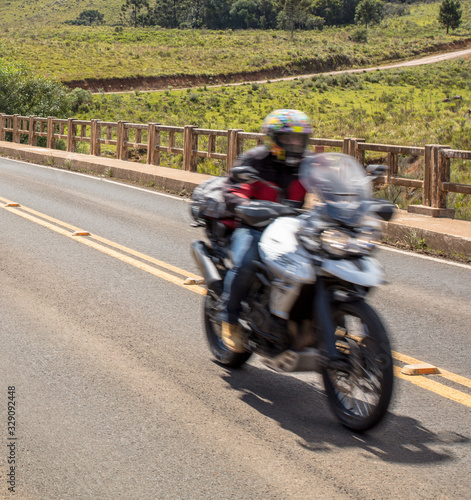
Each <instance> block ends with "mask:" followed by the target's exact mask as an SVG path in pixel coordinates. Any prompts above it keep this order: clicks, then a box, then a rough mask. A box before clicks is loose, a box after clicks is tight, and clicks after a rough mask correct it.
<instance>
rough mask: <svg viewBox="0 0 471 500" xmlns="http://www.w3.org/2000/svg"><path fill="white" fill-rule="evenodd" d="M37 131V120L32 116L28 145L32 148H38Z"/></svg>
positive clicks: (29, 122)
mask: <svg viewBox="0 0 471 500" xmlns="http://www.w3.org/2000/svg"><path fill="white" fill-rule="evenodd" d="M35 132H36V130H35V119H34V116H30V117H29V120H28V144H29V145H30V146H36V142H37V141H36V139H37V137H36V133H35Z"/></svg>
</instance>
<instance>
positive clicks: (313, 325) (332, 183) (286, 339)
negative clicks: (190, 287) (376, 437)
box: [192, 153, 394, 432]
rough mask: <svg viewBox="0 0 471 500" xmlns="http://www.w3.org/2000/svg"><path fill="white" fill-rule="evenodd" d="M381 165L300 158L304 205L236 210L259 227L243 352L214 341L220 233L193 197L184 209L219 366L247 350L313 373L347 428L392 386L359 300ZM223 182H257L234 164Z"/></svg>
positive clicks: (372, 283) (373, 414) (225, 246)
mask: <svg viewBox="0 0 471 500" xmlns="http://www.w3.org/2000/svg"><path fill="white" fill-rule="evenodd" d="M385 168H386V167H384V166H382V165H377V166H371V167H369V168H368V169H367V170H366V171H365V170H364V169H363V167H362V166H361V165H360V164H359V163H358V162H357V161H356V160H355V159H354V158H352V157H350V156H346V155H342V154H336V153H323V154H317V155H313V156H310V157H306V158H305V159H304V160H303V162H302V164H301V165H300V180H301V182H302V184H303V185H304V187H305V188H306V191H307V192H308V193H309V195H310V197H311V198H312V199H313V202H312V207H311V208H308V209H305V208H299V207H296V206H295V203H293V202H291V201H289V200H284V201H283V202H280V203H274V202H268V201H251V202H250V204H249V205H247V206H239V207H237V208H236V216H237V219H238V220H239V221H240V224H241V225H246V226H249V227H252V228H253V227H255V228H259V229H260V231H263V233H262V236H261V239H260V242H259V255H260V259H259V260H257V261H256V262H255V272H254V276H253V282H252V285H251V289H250V293H249V294H248V297H247V298H246V300H245V301H243V303H242V311H241V314H240V318H239V324H240V331H241V333H242V336H243V339H244V348H245V352H243V353H235V352H233V351H231V350H229V349H228V348H227V347H226V346H225V344H224V343H223V341H222V339H221V322H220V321H219V320H218V305H219V304H220V297H221V293H222V289H223V280H224V276H225V273H226V272H227V270H228V269H229V268H230V266H231V263H230V231H228V229H227V227H226V226H225V225H224V224H222V223H221V222H220V221H219V220H217V219H212V218H208V217H205V216H204V215H202V214H201V212H200V210H199V205H198V204H196V203H194V204H193V206H192V215H193V217H194V219H195V221H196V224H195V225H197V226H203V227H204V228H205V230H206V235H207V238H208V241H207V242H205V241H202V240H195V241H194V242H193V243H192V251H193V255H194V258H195V260H196V263H197V265H198V267H199V269H200V271H201V273H202V275H203V277H204V280H205V285H206V288H207V295H206V298H205V303H204V321H205V330H206V337H207V340H208V343H209V347H210V349H211V351H212V353H213V355H214V356H215V358H216V360H217V361H218V362H219V363H221V364H222V365H225V366H227V367H233V368H235V367H240V366H242V365H243V364H244V363H245V362H246V361H247V360H248V359H249V358H250V356H251V355H252V354H257V355H259V356H262V358H264V361H265V364H266V365H267V366H268V367H270V368H271V369H274V370H277V371H279V372H296V371H314V372H318V373H321V374H322V378H323V381H324V386H325V392H326V394H327V397H328V401H329V404H330V407H331V409H332V411H333V413H334V414H335V415H336V417H337V418H338V419H339V420H340V422H341V423H342V424H343V425H344V426H346V427H347V428H349V429H352V430H354V431H358V432H361V431H365V430H368V429H370V428H372V427H373V426H375V425H376V424H378V423H379V422H380V421H381V419H382V418H383V417H384V415H385V414H386V412H387V409H388V406H389V403H390V399H391V395H392V390H393V363H392V355H391V347H390V342H389V340H388V335H387V333H386V329H385V327H384V325H383V322H382V321H381V319H380V317H379V316H378V314H377V313H376V312H375V311H374V309H373V308H372V307H371V306H370V305H369V304H368V303H367V302H366V297H367V295H368V293H369V292H370V290H371V289H372V288H374V287H376V286H379V285H380V284H381V283H382V282H383V273H382V269H381V267H380V265H379V263H378V262H377V260H376V259H375V258H374V257H373V256H372V253H373V251H374V249H375V246H376V245H375V242H376V241H377V240H379V238H380V235H381V223H380V219H383V220H389V219H390V218H391V216H392V214H393V212H394V210H393V207H392V205H391V204H389V203H388V202H386V201H384V200H383V201H382V200H375V199H373V197H372V187H371V186H372V179H374V178H375V177H377V176H380V175H384V173H385ZM231 177H232V180H233V182H239V183H244V182H255V181H261V182H263V181H262V180H261V179H260V178H258V177H257V172H256V170H255V169H253V168H251V167H244V166H242V167H235V168H234V169H232V171H231Z"/></svg>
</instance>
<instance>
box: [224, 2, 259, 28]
mask: <svg viewBox="0 0 471 500" xmlns="http://www.w3.org/2000/svg"><path fill="white" fill-rule="evenodd" d="M230 15H231V20H232V23H231V24H232V27H233V28H236V29H238V28H242V29H250V28H259V27H260V12H259V3H258V2H257V1H256V0H237V1H236V2H235V3H234V4H232V9H231V10H230Z"/></svg>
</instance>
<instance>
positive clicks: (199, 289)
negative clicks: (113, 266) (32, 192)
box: [0, 198, 206, 295]
mask: <svg viewBox="0 0 471 500" xmlns="http://www.w3.org/2000/svg"><path fill="white" fill-rule="evenodd" d="M0 200H2V201H3V199H2V198H0ZM20 208H21V209H23V210H19V209H18V208H17V207H4V209H5V210H7V211H9V212H11V213H14V214H15V215H19V216H20V217H23V218H24V219H27V220H29V221H31V222H34V223H35V224H39V225H41V226H43V227H45V228H47V229H50V230H51V231H54V232H56V233H58V234H61V235H62V236H66V237H67V238H72V239H73V240H74V241H77V242H79V243H82V244H84V245H87V246H88V247H90V248H94V249H95V250H99V251H100V252H102V253H105V254H107V255H109V256H111V257H114V258H116V259H119V260H121V261H122V262H125V263H127V264H130V265H132V266H134V267H137V268H138V269H141V270H143V271H146V272H148V273H150V274H152V275H154V276H157V277H158V278H162V279H164V280H166V281H169V282H170V283H173V284H175V285H178V286H181V287H183V288H185V289H187V290H188V289H190V290H191V291H192V292H196V293H198V294H200V295H206V290H205V289H204V288H203V287H200V286H191V287H189V286H187V285H184V284H183V280H182V278H179V277H177V276H174V275H172V274H169V273H167V272H165V271H162V270H160V269H157V268H155V267H152V266H150V265H148V264H145V263H144V262H141V261H138V260H136V259H133V258H132V257H129V256H127V255H124V254H122V253H120V252H117V251H116V250H113V249H112V248H108V247H105V246H103V245H100V244H99V243H97V242H95V241H92V239H91V237H93V235H90V237H88V236H86V237H84V236H78V237H77V236H74V235H73V233H71V232H69V231H67V230H66V229H63V227H59V225H61V226H64V227H67V228H69V229H71V230H73V232H75V231H80V229H78V228H76V227H74V226H71V225H69V224H66V223H63V222H61V221H57V220H56V219H53V218H52V217H48V216H44V217H43V214H41V213H39V212H36V211H34V210H25V207H20ZM25 212H30V213H35V214H37V215H39V216H40V217H42V218H39V217H35V216H34V215H30V214H29V213H25ZM44 219H47V220H44ZM48 220H49V221H54V222H56V223H57V224H59V225H55V224H52V223H51V222H48ZM95 239H97V240H99V241H103V242H107V241H108V240H105V239H104V238H100V237H95ZM115 246H116V247H118V248H119V249H121V250H123V251H126V252H127V253H130V254H134V255H136V256H143V257H145V258H146V260H148V261H151V262H153V263H158V264H160V263H161V261H159V260H157V259H153V258H151V257H148V256H144V254H140V253H139V252H134V251H133V250H131V249H127V248H126V247H123V246H122V245H115ZM163 264H165V263H163ZM167 267H170V268H172V269H178V273H179V274H182V275H183V276H185V275H186V276H188V275H189V274H190V275H191V273H185V271H184V270H182V269H179V268H175V267H174V266H170V265H169V264H168V265H167Z"/></svg>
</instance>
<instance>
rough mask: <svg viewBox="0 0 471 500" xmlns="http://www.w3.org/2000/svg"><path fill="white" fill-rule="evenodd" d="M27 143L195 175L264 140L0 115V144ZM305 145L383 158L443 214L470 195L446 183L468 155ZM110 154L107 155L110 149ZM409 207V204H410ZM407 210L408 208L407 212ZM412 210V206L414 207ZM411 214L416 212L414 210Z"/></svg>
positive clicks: (396, 181) (238, 133)
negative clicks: (132, 156) (411, 167)
mask: <svg viewBox="0 0 471 500" xmlns="http://www.w3.org/2000/svg"><path fill="white" fill-rule="evenodd" d="M7 136H8V139H9V140H10V139H11V141H12V142H16V143H19V142H23V143H24V142H26V141H27V143H28V144H29V145H32V146H36V145H37V143H38V138H44V139H45V141H44V140H43V141H42V142H43V143H44V142H45V143H46V147H47V148H50V149H54V148H56V141H59V140H61V141H62V145H61V146H62V149H64V147H65V149H66V150H67V151H70V152H76V151H77V146H78V144H88V145H89V153H90V154H91V155H95V156H101V155H102V154H103V153H102V146H104V145H107V146H109V147H111V151H112V154H114V155H115V156H116V158H118V159H120V160H127V159H128V157H129V152H130V151H131V150H139V151H140V152H143V151H144V152H146V153H147V163H148V164H150V165H160V163H161V155H162V153H164V154H167V155H181V156H182V169H183V170H187V171H190V172H196V171H197V169H198V158H211V159H214V160H222V161H224V162H225V170H226V172H227V171H229V170H230V169H231V168H232V165H233V163H234V160H235V159H236V158H237V156H238V155H239V154H240V153H242V152H243V151H245V150H247V149H248V148H249V147H252V146H253V145H255V144H260V143H261V142H262V137H263V135H262V134H257V133H248V132H244V131H243V130H240V129H230V130H212V129H202V128H197V127H194V126H192V125H186V126H184V127H171V126H167V125H161V124H158V123H149V124H140V123H128V122H125V121H119V122H102V121H101V120H97V119H94V120H76V119H74V118H69V119H58V118H54V117H48V118H41V117H37V116H21V115H5V114H0V140H2V141H4V140H6V138H7ZM309 144H310V145H311V146H313V147H314V148H315V150H316V151H323V150H324V149H325V148H328V149H329V150H331V149H334V150H339V151H342V152H343V153H345V154H348V155H351V156H354V157H356V158H357V159H358V160H359V161H360V162H361V163H362V164H363V165H365V155H366V152H373V153H375V154H377V155H378V154H379V155H380V156H381V158H382V160H383V159H384V157H386V158H387V164H388V166H389V171H388V174H387V176H385V177H384V178H382V179H379V181H380V182H383V183H384V184H388V185H397V186H403V187H413V188H419V189H422V190H423V207H424V208H425V209H428V210H429V213H430V214H431V215H434V213H433V211H436V212H437V213H438V212H440V215H445V216H446V215H451V214H450V213H446V201H447V194H448V193H463V194H471V185H467V184H457V183H453V182H451V181H450V159H456V158H459V159H461V160H471V151H460V150H454V149H450V147H449V146H443V145H434V144H431V145H426V146H424V147H413V146H396V145H390V144H374V143H367V142H365V141H364V140H362V139H355V138H345V139H340V140H337V139H323V138H311V139H310V141H309ZM108 153H109V151H108ZM399 155H405V156H413V157H423V172H424V174H423V179H413V178H407V177H400V175H399V171H398V164H399V162H398V158H399ZM411 207H412V206H411ZM411 207H410V208H411ZM414 207H415V206H414ZM414 211H415V210H414Z"/></svg>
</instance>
